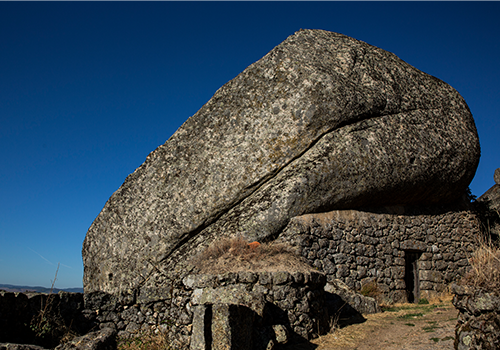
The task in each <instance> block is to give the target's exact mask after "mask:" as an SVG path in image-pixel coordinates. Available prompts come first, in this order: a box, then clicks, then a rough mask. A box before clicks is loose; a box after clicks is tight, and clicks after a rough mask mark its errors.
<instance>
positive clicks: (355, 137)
mask: <svg viewBox="0 0 500 350" xmlns="http://www.w3.org/2000/svg"><path fill="white" fill-rule="evenodd" d="M479 154H480V149H479V140H478V136H477V132H476V128H475V124H474V120H473V118H472V115H471V113H470V111H469V108H468V107H467V105H466V103H465V101H464V100H463V98H462V97H461V96H460V95H459V94H458V92H457V91H455V90H454V89H453V88H452V87H450V86H449V85H447V84H446V83H444V82H443V81H441V80H439V79H437V78H435V77H432V76H430V75H427V74H425V73H423V72H421V71H419V70H417V69H416V68H414V67H412V66H410V65H409V64H407V63H405V62H403V61H402V60H400V59H399V58H398V57H396V56H395V55H394V54H392V53H389V52H386V51H384V50H382V49H379V48H376V47H373V46H370V45H368V44H366V43H364V42H361V41H358V40H355V39H353V38H349V37H347V36H344V35H341V34H337V33H331V32H326V31H322V30H301V31H299V32H297V33H295V34H294V35H291V36H290V37H288V38H287V39H286V40H285V41H284V42H282V43H281V44H279V45H278V46H276V47H275V48H274V49H273V50H271V51H270V52H269V53H268V54H267V55H265V56H264V57H263V58H262V59H260V60H259V61H257V62H255V63H254V64H252V65H250V66H249V67H248V68H247V69H245V70H244V71H243V72H242V73H241V74H239V75H238V76H237V77H236V78H234V79H233V80H231V81H230V82H228V83H227V84H225V85H224V86H223V87H221V88H220V89H219V90H218V91H217V92H216V93H215V94H214V96H213V97H212V98H211V99H210V100H209V101H208V102H207V103H206V104H205V105H204V106H203V107H202V108H201V109H200V110H199V111H198V112H197V113H196V114H195V115H193V116H192V117H190V118H189V119H188V120H187V121H186V122H185V123H184V124H183V125H182V126H181V127H180V128H179V130H177V132H176V133H175V134H174V135H173V136H172V137H171V138H170V139H169V140H167V142H166V143H165V144H164V145H162V146H160V147H158V148H157V149H156V150H155V151H153V152H152V153H151V154H149V156H148V157H147V158H146V161H145V162H144V163H143V164H142V165H141V166H140V167H139V168H137V169H136V170H135V171H134V173H132V174H131V175H129V176H128V177H127V178H126V179H125V182H124V183H123V185H122V186H121V187H120V188H119V189H118V190H117V191H116V192H115V193H114V194H113V195H112V196H111V198H110V199H109V200H108V202H107V203H106V205H105V206H104V208H103V209H102V211H101V213H100V214H99V215H98V217H97V218H96V219H95V221H94V222H93V223H92V225H91V227H90V228H89V230H88V232H87V235H86V238H85V241H84V244H83V250H82V255H83V261H84V290H85V294H86V296H85V298H86V299H85V300H86V311H85V313H86V316H87V317H88V318H89V319H90V320H92V321H93V322H95V323H96V324H99V325H100V326H101V327H103V328H105V327H111V328H113V329H116V330H117V331H118V332H119V334H120V335H127V334H129V335H130V334H135V333H136V332H140V331H145V330H147V329H154V330H165V331H168V333H169V334H171V335H172V337H173V339H172V342H173V343H172V344H173V345H174V346H178V347H180V348H182V347H184V348H185V347H187V346H189V345H188V344H193V345H192V347H193V349H195V348H203V347H204V346H206V344H208V343H210V344H212V345H213V346H216V345H215V344H224V339H226V340H227V339H232V337H233V335H234V334H237V333H238V334H240V336H241V337H243V338H241V339H239V340H238V342H240V343H241V342H242V341H243V342H245V343H248V344H250V342H249V341H248V342H247V340H248V339H249V337H251V330H249V329H243V328H242V329H240V331H235V328H234V327H236V325H237V324H238V323H231V322H229V321H228V320H231V319H234V318H235V317H236V319H238V318H241V319H245V320H247V321H248V320H250V319H251V320H253V321H252V322H257V325H259V322H260V321H255V320H259V317H260V318H262V315H261V314H262V313H263V312H264V314H265V311H263V310H265V308H264V309H262V308H260V307H257V306H256V305H263V303H264V301H265V303H264V305H274V306H273V308H274V311H273V313H272V314H273V315H283V317H282V320H283V321H282V322H281V321H280V323H274V321H272V322H271V324H270V325H271V326H272V327H271V328H272V329H273V330H272V331H271V330H270V328H269V327H267V328H266V327H264V328H265V329H267V330H266V332H268V334H271V335H272V336H270V337H268V338H266V337H264V338H262V337H261V338H262V339H267V340H269V339H271V340H272V341H273V342H275V343H277V344H279V343H280V342H282V341H284V340H283V339H284V338H286V336H285V335H284V334H285V333H286V332H287V331H289V332H292V333H294V334H297V335H299V336H302V337H304V338H306V339H307V338H310V337H311V335H312V334H314V331H313V330H312V328H314V327H315V326H316V324H318V325H319V324H321V322H320V320H321V319H323V316H322V315H321V310H319V309H317V308H316V306H315V304H314V303H310V302H311V300H316V301H317V302H321V300H322V299H321V298H320V299H315V296H314V293H325V294H324V297H325V299H324V302H325V305H326V307H325V309H329V305H330V306H331V305H338V302H339V300H338V299H335V297H334V296H335V295H336V296H337V297H339V294H343V296H342V297H340V299H342V302H345V301H346V299H348V300H349V303H350V304H351V305H350V306H351V307H352V310H353V311H356V312H358V313H364V312H373V310H377V305H376V304H374V303H373V300H372V299H369V298H366V299H364V298H362V297H361V296H360V295H359V294H356V293H353V292H352V290H351V291H347V290H348V289H349V288H351V289H360V288H361V287H362V286H363V284H364V283H366V282H367V281H375V282H376V283H377V285H378V286H379V287H380V288H381V289H382V291H383V293H384V296H385V297H386V298H388V299H390V300H393V301H402V300H413V299H416V298H418V297H420V295H427V294H432V293H435V292H439V291H441V290H443V289H444V288H445V287H446V285H447V283H449V282H451V281H452V280H454V279H455V278H456V277H457V276H460V275H462V274H463V273H464V271H465V269H466V267H467V257H468V254H469V253H470V252H471V250H472V249H473V237H474V235H475V234H476V231H477V230H476V228H475V227H476V226H474V225H475V224H474V217H473V215H472V214H471V213H470V212H469V211H468V209H467V208H459V209H457V208H456V207H457V206H458V205H459V204H458V203H460V202H461V198H462V196H463V194H464V193H465V192H466V190H467V186H468V184H469V183H470V181H471V179H472V178H473V176H474V173H475V171H476V167H477V165H478V162H479ZM447 205H448V206H450V205H451V206H453V205H455V208H451V209H439V208H442V207H443V206H447ZM386 206H393V208H396V206H398V208H404V209H402V210H403V212H402V213H390V212H389V213H388V212H384V211H383V210H385V209H384V208H385V207H386ZM417 207H418V208H420V209H415V208H417ZM363 208H365V209H363ZM366 208H374V209H370V210H366ZM436 208H438V209H436ZM320 213H322V214H320ZM231 236H242V237H244V238H245V239H247V240H248V241H258V242H269V241H273V240H275V239H276V238H278V237H279V238H280V239H282V240H284V241H286V242H289V243H291V244H293V245H295V246H296V247H299V248H300V249H301V253H302V255H303V256H304V257H305V258H307V259H308V260H309V261H310V263H311V264H312V265H313V266H314V267H316V268H317V269H319V270H321V271H322V272H323V273H324V274H325V275H326V280H327V282H328V283H327V284H326V285H325V286H324V287H323V291H321V290H320V289H317V290H310V291H308V292H307V293H306V292H305V291H304V290H303V288H311V285H310V284H308V283H306V282H304V284H303V285H302V284H301V282H298V280H295V277H294V276H292V275H286V276H287V277H286V278H285V279H284V280H286V282H282V283H277V282H276V281H275V277H276V278H278V279H279V278H280V277H277V276H274V275H272V277H269V278H270V279H269V282H262V281H264V280H265V278H266V277H263V276H265V274H263V275H259V276H258V279H255V281H243V279H244V277H242V276H240V275H237V279H236V280H235V281H233V280H231V278H232V277H228V278H229V280H227V281H224V283H226V285H219V286H205V287H203V288H202V287H201V285H198V283H201V282H200V281H199V280H197V279H196V278H198V277H196V278H195V277H193V276H194V275H195V274H196V268H195V266H193V265H192V264H191V261H192V258H193V257H194V256H196V255H197V254H199V253H200V252H201V251H203V250H204V249H205V248H206V247H207V246H209V245H211V244H212V243H213V242H214V241H216V240H219V239H222V238H226V237H231ZM249 276H250V275H249ZM269 276H271V275H269ZM283 276H285V275H283ZM254 277H255V276H254ZM254 277H248V278H254ZM193 278H194V279H193ZM217 278H219V277H217ZM235 278H236V277H235ZM283 278H284V277H283ZM304 278H305V277H304ZM322 278H323V277H322ZM190 281H191V282H190ZM195 281H198V282H195ZM271 281H273V282H272V283H271ZM304 281H306V278H305V280H304ZM318 285H319V284H318ZM314 286H317V285H316V284H315V285H314ZM247 288H248V289H247ZM301 288H302V289H301ZM315 288H316V287H315ZM214 290H215V291H217V292H214ZM244 291H248V295H247V294H245V292H244ZM219 292H220V293H219ZM233 292H234V293H233ZM304 293H305V294H304ZM309 293H312V294H311V295H313V297H312V298H311V297H310V296H309ZM335 293H337V294H335ZM233 294H234V296H233V299H231V298H230V297H231V295H233ZM329 294H330V295H331V296H332V297H331V298H329V297H328V295H329ZM334 294H335V295H334ZM216 296H220V297H224V301H223V300H218V299H216V298H215V297H216ZM247 297H248V298H250V299H249V300H247V299H245V298H247ZM228 298H229V299H228ZM335 300H337V301H335ZM306 301H307V302H308V303H309V304H307V306H306V304H305V302H306ZM297 303H298V304H297ZM300 305H302V306H300ZM316 312H319V313H316ZM273 317H275V316H273ZM270 319H272V317H271V318H270V317H269V316H266V317H264V318H263V321H262V322H264V323H265V322H267V320H270ZM210 322H211V324H210V325H209V323H210ZM252 322H250V321H248V322H246V321H245V322H243V324H253V323H252ZM257 328H259V327H257ZM195 329H197V330H200V329H202V331H200V332H201V333H193V332H194V330H195ZM320 329H321V327H320ZM193 334H197V335H193ZM221 334H226V338H224V339H222V338H221V337H220V335H221ZM192 335H193V337H194V338H191V336H192ZM279 339H281V340H279ZM234 341H236V340H234ZM264 343H265V344H267V345H269V341H268V342H267V343H266V341H264ZM255 344H260V345H255V346H257V347H259V346H261V345H262V344H263V343H262V342H260V343H259V342H257V341H256V343H255ZM267 345H266V346H267ZM221 346H222V347H224V346H225V345H221Z"/></svg>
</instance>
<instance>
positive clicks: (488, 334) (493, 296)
mask: <svg viewBox="0 0 500 350" xmlns="http://www.w3.org/2000/svg"><path fill="white" fill-rule="evenodd" d="M451 289H452V292H453V293H454V294H455V295H454V297H453V305H454V306H455V307H456V308H457V309H458V311H459V314H458V322H457V326H456V328H455V349H459V350H466V349H484V350H490V349H491V350H493V349H499V348H500V296H499V294H498V291H496V292H493V293H492V292H487V291H485V290H482V289H479V288H475V287H471V286H459V285H456V284H453V285H452V288H451Z"/></svg>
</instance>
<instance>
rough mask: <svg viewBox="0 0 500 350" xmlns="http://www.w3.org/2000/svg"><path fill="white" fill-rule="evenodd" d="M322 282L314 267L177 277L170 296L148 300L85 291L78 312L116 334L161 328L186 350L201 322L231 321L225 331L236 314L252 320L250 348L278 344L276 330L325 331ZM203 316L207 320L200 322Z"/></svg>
mask: <svg viewBox="0 0 500 350" xmlns="http://www.w3.org/2000/svg"><path fill="white" fill-rule="evenodd" d="M325 283H326V278H325V276H324V274H322V273H319V272H314V271H312V272H308V273H302V272H296V273H288V272H255V273H254V272H240V273H226V274H223V275H189V276H187V277H186V278H185V279H184V280H183V288H181V287H179V288H175V289H174V290H172V297H171V298H170V299H167V300H163V301H157V302H154V303H149V304H148V303H146V304H136V300H135V299H134V298H130V299H129V300H128V302H127V301H126V300H127V299H126V298H123V297H122V298H118V297H115V296H112V295H109V294H105V293H90V294H86V295H85V298H86V303H85V304H86V310H85V312H84V313H85V314H86V315H87V317H88V318H89V319H93V321H94V322H95V323H96V324H99V326H100V327H101V328H104V327H110V328H114V329H116V330H118V334H119V336H122V337H130V336H134V335H135V334H137V333H140V332H141V331H151V330H152V331H155V330H161V331H165V332H167V333H168V334H170V335H171V336H172V339H170V341H171V343H172V345H173V346H174V347H176V348H186V347H187V346H188V344H190V341H191V336H192V335H193V334H194V336H193V338H192V339H194V343H193V345H192V346H193V349H195V348H201V347H203V346H201V345H199V344H202V343H203V342H206V340H205V338H206V337H205V334H206V332H207V331H206V330H205V328H206V324H207V323H206V322H208V323H209V324H211V325H213V324H222V325H224V322H226V321H227V320H229V319H231V320H233V321H231V322H232V323H230V326H228V327H229V328H227V327H225V328H224V327H223V330H224V332H226V333H228V334H229V333H230V331H228V329H230V328H231V327H233V326H234V325H235V324H238V322H239V321H237V320H236V321H234V320H235V317H236V316H235V315H240V316H238V317H240V318H239V319H240V320H241V319H242V318H241V317H247V319H251V320H252V322H253V323H248V325H247V326H250V325H251V326H252V329H253V328H255V330H256V331H257V332H260V333H259V334H260V335H259V337H257V338H255V339H261V341H260V343H258V344H257V343H256V344H254V347H253V349H260V348H261V347H262V346H264V348H266V347H267V344H268V343H269V342H274V343H279V342H283V341H284V340H283V339H284V338H283V336H280V335H279V333H283V332H286V333H287V334H288V336H290V337H293V336H294V335H297V336H299V337H302V338H305V339H310V338H311V337H314V336H316V335H317V334H318V333H322V332H325V331H326V330H327V327H328V318H327V313H326V310H325V308H324V300H325V298H324V293H325V292H324V286H325ZM208 314H210V315H211V316H207V315H208ZM216 315H219V316H217V317H216ZM207 317H210V319H209V320H208V321H205V319H206V318H207ZM236 318H237V317H236ZM224 320H226V321H224ZM227 322H229V321H227ZM235 322H236V323H235ZM240 323H241V322H240ZM214 327H215V326H214ZM221 327H222V326H221ZM220 332H221V331H217V330H216V329H212V330H211V334H212V336H211V337H210V339H212V340H210V341H213V342H215V341H216V339H217V336H216V335H217V334H219V333H220ZM241 332H242V331H241V329H240V330H239V332H237V333H241ZM235 333H236V332H235ZM277 333H278V334H277ZM278 338H279V339H278ZM226 339H230V337H229V336H228V337H226ZM280 339H281V340H280ZM287 339H288V338H287ZM264 342H265V343H266V344H265V345H262V344H263V343H264ZM196 344H198V345H196Z"/></svg>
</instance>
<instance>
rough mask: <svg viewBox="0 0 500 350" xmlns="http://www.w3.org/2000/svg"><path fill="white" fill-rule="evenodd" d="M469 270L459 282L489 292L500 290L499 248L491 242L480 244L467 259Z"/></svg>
mask: <svg viewBox="0 0 500 350" xmlns="http://www.w3.org/2000/svg"><path fill="white" fill-rule="evenodd" d="M469 263H470V265H471V270H470V271H469V272H468V273H467V274H466V275H465V277H464V278H463V279H462V281H461V284H464V285H469V286H473V287H477V288H481V289H484V290H486V291H489V292H496V293H499V291H500V248H499V247H498V246H495V245H493V244H487V243H484V244H482V245H481V246H480V247H479V248H478V249H477V250H476V252H475V253H474V256H473V257H472V258H471V259H469Z"/></svg>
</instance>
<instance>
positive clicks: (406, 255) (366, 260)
mask: <svg viewBox="0 0 500 350" xmlns="http://www.w3.org/2000/svg"><path fill="white" fill-rule="evenodd" d="M479 234H480V231H479V224H478V223H477V218H476V215H475V214H474V213H473V212H471V211H469V210H465V209H457V207H456V206H455V207H444V206H439V207H429V206H427V207H425V208H419V207H386V208H378V209H376V210H366V211H361V210H340V211H332V212H328V213H322V214H308V215H303V216H300V217H295V218H293V219H292V220H290V223H289V225H288V226H287V227H286V228H285V230H284V231H283V233H282V234H281V235H280V239H281V240H282V241H285V242H288V243H290V244H291V245H293V246H297V247H299V249H300V251H301V254H302V256H303V257H304V258H306V259H307V260H308V261H309V263H310V264H311V265H312V266H314V267H316V268H318V269H319V270H320V271H323V272H324V273H325V274H326V276H327V280H328V282H330V281H333V280H335V279H340V280H341V281H343V282H344V283H345V284H347V285H348V286H349V287H350V288H352V289H354V290H360V289H361V288H362V287H363V285H365V284H367V283H369V282H373V281H374V282H376V283H377V285H378V287H379V288H380V290H381V292H383V295H384V297H385V299H386V300H387V301H388V302H403V301H409V302H416V301H418V299H419V298H423V297H427V298H428V297H430V296H432V295H434V294H436V293H439V292H442V291H444V290H445V289H446V287H447V286H448V285H449V284H450V283H451V282H453V281H456V280H458V279H459V278H460V277H461V276H463V275H464V274H465V272H466V269H467V268H468V266H469V262H468V258H469V257H470V255H471V253H472V252H473V251H474V249H475V247H476V242H477V241H476V240H477V237H478V236H479Z"/></svg>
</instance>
